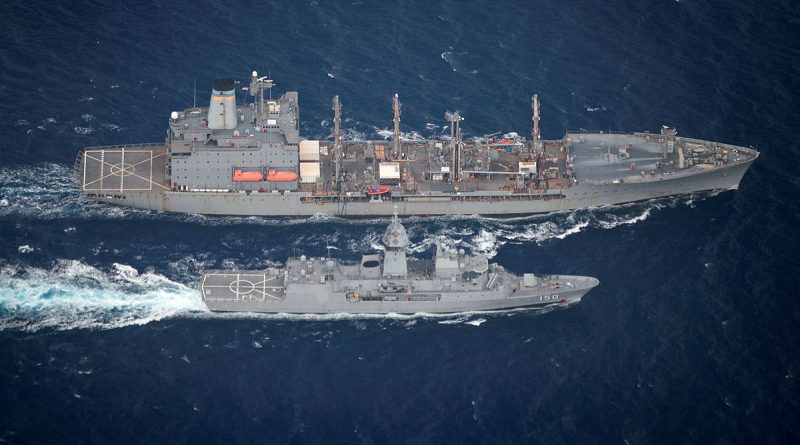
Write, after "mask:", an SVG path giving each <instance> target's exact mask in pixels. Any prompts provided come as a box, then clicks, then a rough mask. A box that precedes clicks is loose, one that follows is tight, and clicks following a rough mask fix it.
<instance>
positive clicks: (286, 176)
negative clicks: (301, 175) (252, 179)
mask: <svg viewBox="0 0 800 445" xmlns="http://www.w3.org/2000/svg"><path fill="white" fill-rule="evenodd" d="M267 181H276V182H280V181H297V172H293V171H286V170H275V169H273V168H271V169H269V171H268V172H267Z"/></svg>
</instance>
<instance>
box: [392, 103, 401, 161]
mask: <svg viewBox="0 0 800 445" xmlns="http://www.w3.org/2000/svg"><path fill="white" fill-rule="evenodd" d="M392 110H394V132H393V133H392V136H393V137H394V156H395V158H396V159H400V158H401V155H402V153H401V148H400V97H399V96H398V95H397V93H395V94H394V98H393V99H392Z"/></svg>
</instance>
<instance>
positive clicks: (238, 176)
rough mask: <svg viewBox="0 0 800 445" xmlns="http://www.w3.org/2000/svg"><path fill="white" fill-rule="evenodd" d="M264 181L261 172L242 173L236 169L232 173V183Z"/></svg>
mask: <svg viewBox="0 0 800 445" xmlns="http://www.w3.org/2000/svg"><path fill="white" fill-rule="evenodd" d="M263 180H264V174H263V173H261V172H253V171H250V172H248V171H242V170H239V169H238V168H237V169H235V170H234V171H233V182H259V181H263Z"/></svg>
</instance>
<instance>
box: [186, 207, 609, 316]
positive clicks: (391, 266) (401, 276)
mask: <svg viewBox="0 0 800 445" xmlns="http://www.w3.org/2000/svg"><path fill="white" fill-rule="evenodd" d="M408 243H409V239H408V235H407V234H406V230H405V228H404V227H403V225H402V224H401V223H400V220H399V219H398V218H397V215H395V217H394V219H393V220H392V222H391V223H390V224H389V227H387V228H386V232H385V233H384V235H383V245H384V252H383V254H380V253H371V254H365V255H363V256H362V257H361V260H360V261H357V262H343V261H336V260H333V259H331V258H327V257H320V258H307V257H305V256H300V257H293V258H289V259H288V260H287V261H286V265H285V266H284V267H282V268H271V269H267V270H262V271H239V270H228V271H207V272H205V273H204V274H203V276H202V279H201V282H200V292H201V294H202V296H203V301H204V302H205V304H206V305H207V306H208V308H209V309H210V310H212V311H218V312H270V313H300V314H308V313H311V314H328V313H355V314H386V313H402V314H413V313H429V314H436V313H453V312H469V311H494V310H507V309H516V308H545V307H551V306H556V307H558V306H563V307H567V306H571V305H574V304H576V303H578V302H579V301H580V300H581V298H582V297H583V296H584V295H585V294H586V293H587V292H589V291H590V290H591V289H592V288H594V287H595V286H597V285H598V284H599V281H598V280H597V279H595V278H592V277H584V276H575V275H546V276H537V275H534V274H532V273H526V274H524V275H522V276H521V277H520V276H518V275H514V274H512V273H510V272H508V271H506V270H505V269H504V268H503V267H502V266H499V265H497V264H494V263H492V264H490V263H489V260H488V259H487V258H486V257H483V256H473V255H467V254H466V253H464V251H463V250H459V251H457V252H447V251H446V250H444V249H442V247H441V246H440V245H438V244H437V248H436V253H435V256H434V257H433V259H417V258H406V247H407V246H408Z"/></svg>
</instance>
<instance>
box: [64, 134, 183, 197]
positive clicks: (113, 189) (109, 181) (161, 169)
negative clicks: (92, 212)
mask: <svg viewBox="0 0 800 445" xmlns="http://www.w3.org/2000/svg"><path fill="white" fill-rule="evenodd" d="M167 156H168V155H167V150H166V147H165V146H164V145H163V144H132V145H113V146H104V147H87V148H86V149H85V150H84V151H83V152H82V153H81V154H80V155H79V156H78V159H76V165H75V170H76V171H75V174H76V175H77V176H78V180H79V182H80V185H81V188H82V189H83V191H84V193H86V194H113V193H120V194H124V193H125V192H145V193H146V192H152V193H161V192H162V191H164V190H169V180H168V172H167V168H168V159H167Z"/></svg>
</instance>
